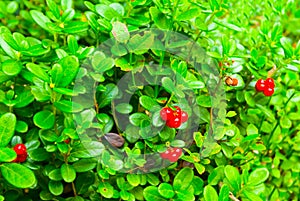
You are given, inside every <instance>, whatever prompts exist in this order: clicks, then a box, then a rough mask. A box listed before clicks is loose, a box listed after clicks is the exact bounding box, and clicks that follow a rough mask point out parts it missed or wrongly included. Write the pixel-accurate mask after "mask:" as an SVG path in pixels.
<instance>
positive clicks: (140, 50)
mask: <svg viewBox="0 0 300 201" xmlns="http://www.w3.org/2000/svg"><path fill="white" fill-rule="evenodd" d="M153 43H154V35H153V33H151V32H145V33H144V35H143V36H141V35H140V34H135V35H134V36H132V37H131V38H130V40H129V42H128V43H127V46H128V49H129V50H130V51H131V52H133V53H135V54H137V55H141V54H144V53H146V52H147V51H148V50H149V49H150V48H151V46H152V45H153Z"/></svg>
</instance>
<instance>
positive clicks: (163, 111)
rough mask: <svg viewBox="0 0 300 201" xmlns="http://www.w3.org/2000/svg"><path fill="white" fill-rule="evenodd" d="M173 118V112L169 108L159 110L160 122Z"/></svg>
mask: <svg viewBox="0 0 300 201" xmlns="http://www.w3.org/2000/svg"><path fill="white" fill-rule="evenodd" d="M172 116H173V111H172V109H171V108H169V107H164V108H163V109H161V110H160V117H161V118H162V120H164V121H167V120H168V119H170V118H171V117H172Z"/></svg>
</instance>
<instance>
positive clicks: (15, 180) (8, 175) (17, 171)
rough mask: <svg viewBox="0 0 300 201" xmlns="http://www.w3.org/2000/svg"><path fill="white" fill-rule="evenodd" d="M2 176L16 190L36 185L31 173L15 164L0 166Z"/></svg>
mask: <svg viewBox="0 0 300 201" xmlns="http://www.w3.org/2000/svg"><path fill="white" fill-rule="evenodd" d="M0 168H1V172H2V176H3V177H4V178H5V179H6V180H7V181H8V182H9V183H10V184H11V185H13V186H15V187H17V188H29V187H32V186H33V185H34V184H35V183H36V179H35V176H34V174H33V172H32V171H31V170H30V169H29V168H27V167H25V166H23V165H21V164H17V163H5V164H2V165H1V166H0Z"/></svg>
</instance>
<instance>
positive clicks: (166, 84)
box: [161, 77, 176, 93]
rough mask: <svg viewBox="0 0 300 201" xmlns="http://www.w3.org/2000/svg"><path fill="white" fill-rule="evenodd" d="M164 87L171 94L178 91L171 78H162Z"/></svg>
mask: <svg viewBox="0 0 300 201" xmlns="http://www.w3.org/2000/svg"><path fill="white" fill-rule="evenodd" d="M161 81H162V86H163V87H164V88H165V89H166V90H167V91H168V92H169V93H172V92H174V91H175V90H176V87H175V85H174V83H173V81H172V80H171V78H169V77H164V78H162V80H161Z"/></svg>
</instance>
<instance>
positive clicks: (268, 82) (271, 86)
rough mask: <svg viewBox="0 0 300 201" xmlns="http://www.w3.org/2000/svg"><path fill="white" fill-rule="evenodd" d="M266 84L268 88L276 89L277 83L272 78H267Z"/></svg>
mask: <svg viewBox="0 0 300 201" xmlns="http://www.w3.org/2000/svg"><path fill="white" fill-rule="evenodd" d="M265 84H266V86H267V87H268V88H274V87H275V83H274V80H273V79H272V78H267V79H266V81H265Z"/></svg>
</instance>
